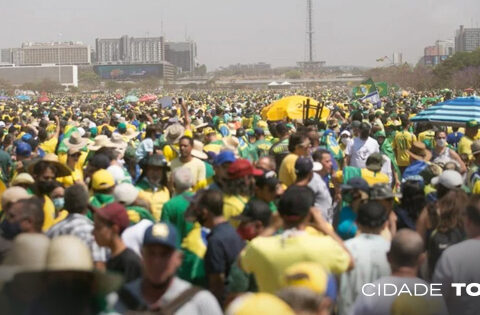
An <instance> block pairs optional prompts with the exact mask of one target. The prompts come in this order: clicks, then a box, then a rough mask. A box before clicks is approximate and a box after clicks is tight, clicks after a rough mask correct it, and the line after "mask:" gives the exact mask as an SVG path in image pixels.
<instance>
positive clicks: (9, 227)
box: [0, 220, 22, 240]
mask: <svg viewBox="0 0 480 315" xmlns="http://www.w3.org/2000/svg"><path fill="white" fill-rule="evenodd" d="M0 229H1V230H2V231H3V237H5V238H6V239H7V240H13V239H14V238H15V236H17V235H18V234H20V233H22V229H21V228H20V222H15V223H10V222H9V221H8V220H3V222H2V223H0Z"/></svg>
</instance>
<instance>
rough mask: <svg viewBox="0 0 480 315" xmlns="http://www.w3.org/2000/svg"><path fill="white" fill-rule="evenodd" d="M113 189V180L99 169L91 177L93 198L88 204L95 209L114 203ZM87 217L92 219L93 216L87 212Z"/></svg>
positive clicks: (107, 173)
mask: <svg viewBox="0 0 480 315" xmlns="http://www.w3.org/2000/svg"><path fill="white" fill-rule="evenodd" d="M114 188H115V179H114V178H113V175H112V174H110V172H108V171H107V170H105V169H100V170H98V171H96V172H95V173H93V175H92V190H93V196H92V197H91V198H90V204H91V205H92V206H93V207H95V208H102V207H104V206H106V205H107V204H109V203H112V202H114V201H115V197H114V196H113V189H114ZM87 217H88V218H90V219H93V214H92V213H91V211H88V213H87Z"/></svg>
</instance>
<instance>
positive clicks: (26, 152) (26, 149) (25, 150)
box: [15, 141, 32, 157]
mask: <svg viewBox="0 0 480 315" xmlns="http://www.w3.org/2000/svg"><path fill="white" fill-rule="evenodd" d="M15 154H16V155H19V156H25V157H29V156H30V155H31V154H32V147H31V146H30V145H29V144H28V143H26V142H23V141H19V142H17V149H16V150H15Z"/></svg>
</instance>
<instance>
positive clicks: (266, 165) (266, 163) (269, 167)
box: [255, 156, 277, 171]
mask: <svg viewBox="0 0 480 315" xmlns="http://www.w3.org/2000/svg"><path fill="white" fill-rule="evenodd" d="M255 166H256V167H258V168H261V169H263V170H265V171H275V169H276V168H277V166H276V164H275V159H273V158H272V157H271V156H262V157H261V158H259V159H258V161H257V163H256V164H255Z"/></svg>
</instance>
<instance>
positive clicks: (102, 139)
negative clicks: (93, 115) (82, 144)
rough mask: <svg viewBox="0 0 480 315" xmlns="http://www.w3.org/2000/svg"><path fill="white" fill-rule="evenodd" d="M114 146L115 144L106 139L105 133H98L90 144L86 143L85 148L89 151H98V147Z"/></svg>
mask: <svg viewBox="0 0 480 315" xmlns="http://www.w3.org/2000/svg"><path fill="white" fill-rule="evenodd" d="M103 147H106V148H114V147H115V145H114V144H113V143H112V142H111V141H110V139H108V137H107V136H106V135H98V136H96V137H95V140H94V142H93V143H92V144H90V145H88V146H87V148H88V149H89V150H90V151H98V150H100V148H103Z"/></svg>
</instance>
